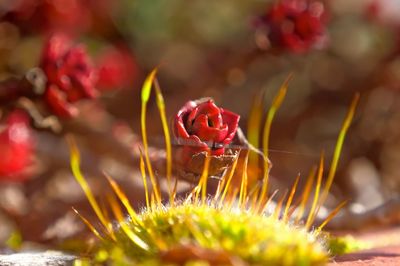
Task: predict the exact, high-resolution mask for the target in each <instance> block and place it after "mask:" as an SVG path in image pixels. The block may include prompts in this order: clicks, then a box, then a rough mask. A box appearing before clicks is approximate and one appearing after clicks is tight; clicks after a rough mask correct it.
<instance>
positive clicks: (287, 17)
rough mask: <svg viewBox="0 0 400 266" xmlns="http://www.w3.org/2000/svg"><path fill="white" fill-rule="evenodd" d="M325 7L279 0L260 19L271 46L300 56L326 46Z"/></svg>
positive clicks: (261, 26)
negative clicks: (313, 48)
mask: <svg viewBox="0 0 400 266" xmlns="http://www.w3.org/2000/svg"><path fill="white" fill-rule="evenodd" d="M324 14H325V13H324V5H323V3H322V2H319V1H307V0H282V1H280V2H279V3H276V4H274V5H272V6H271V7H270V8H269V9H268V10H267V13H266V14H265V15H263V16H261V17H260V19H259V21H258V23H257V26H258V27H259V28H262V29H263V30H265V33H266V34H267V36H268V39H269V42H270V45H271V46H273V47H280V48H284V49H287V50H289V51H291V52H295V53H302V52H306V51H308V50H309V49H310V48H312V47H318V46H319V47H321V46H323V45H325V42H326V39H327V36H326V30H325V21H324Z"/></svg>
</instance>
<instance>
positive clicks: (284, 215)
mask: <svg viewBox="0 0 400 266" xmlns="http://www.w3.org/2000/svg"><path fill="white" fill-rule="evenodd" d="M299 180H300V174H298V175H297V177H296V180H295V181H294V184H293V186H292V189H291V190H290V194H289V198H288V200H287V202H286V206H285V210H284V212H283V218H282V219H283V221H285V222H287V220H288V219H289V216H288V212H289V208H290V206H291V205H292V201H293V197H294V194H295V193H296V189H297V185H298V183H299Z"/></svg>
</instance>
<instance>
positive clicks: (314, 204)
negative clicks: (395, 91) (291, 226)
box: [306, 153, 324, 229]
mask: <svg viewBox="0 0 400 266" xmlns="http://www.w3.org/2000/svg"><path fill="white" fill-rule="evenodd" d="M323 172H324V153H322V154H321V160H320V162H319V168H318V176H317V186H316V188H315V192H314V199H313V202H312V205H311V209H310V212H309V214H308V217H307V221H306V228H307V229H309V228H310V226H311V224H312V223H313V221H314V214H315V213H317V212H318V210H317V212H316V211H315V209H316V207H317V203H318V197H319V191H320V189H321V183H322V175H323Z"/></svg>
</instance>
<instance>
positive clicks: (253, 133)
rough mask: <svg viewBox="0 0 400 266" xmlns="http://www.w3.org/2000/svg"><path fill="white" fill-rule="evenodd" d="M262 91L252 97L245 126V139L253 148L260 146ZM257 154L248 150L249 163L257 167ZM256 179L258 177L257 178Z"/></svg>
mask: <svg viewBox="0 0 400 266" xmlns="http://www.w3.org/2000/svg"><path fill="white" fill-rule="evenodd" d="M263 98H264V93H263V91H261V92H259V93H257V95H256V97H254V100H253V104H252V108H251V110H250V114H249V122H248V126H247V139H248V141H249V143H250V144H251V145H253V146H254V147H255V148H257V149H258V148H259V147H260V140H259V138H260V137H259V134H260V128H261V120H262V115H263ZM258 162H259V155H258V154H257V153H255V152H252V151H250V155H249V165H250V166H251V167H254V168H256V169H258V167H259V165H258ZM257 179H258V178H257Z"/></svg>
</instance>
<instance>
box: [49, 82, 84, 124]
mask: <svg viewBox="0 0 400 266" xmlns="http://www.w3.org/2000/svg"><path fill="white" fill-rule="evenodd" d="M45 99H46V102H47V104H48V105H49V106H50V108H51V109H52V110H53V112H54V113H55V114H57V115H58V116H61V117H66V118H70V117H74V116H76V115H78V113H79V111H78V109H77V108H76V107H75V106H73V105H72V104H70V103H68V102H67V101H66V99H65V95H64V94H63V93H62V92H61V91H60V90H58V89H57V87H56V86H50V87H49V88H47V90H46V93H45Z"/></svg>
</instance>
